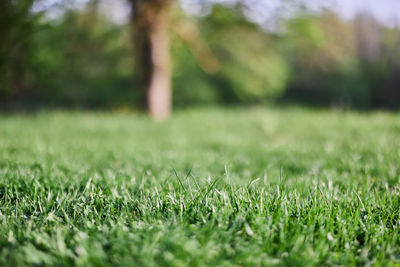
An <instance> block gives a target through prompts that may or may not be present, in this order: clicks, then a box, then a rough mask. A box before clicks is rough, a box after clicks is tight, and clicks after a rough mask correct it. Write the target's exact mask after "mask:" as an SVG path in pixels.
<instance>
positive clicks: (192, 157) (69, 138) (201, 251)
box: [0, 108, 400, 266]
mask: <svg viewBox="0 0 400 267" xmlns="http://www.w3.org/2000/svg"><path fill="white" fill-rule="evenodd" d="M399 166H400V118H399V114H396V113H392V114H391V113H384V112H373V113H357V112H343V111H342V112H340V111H316V110H308V109H301V108H283V109H275V108H252V109H228V110H222V109H193V110H188V111H178V112H176V113H175V114H174V116H173V117H172V118H171V119H170V120H169V121H167V122H164V123H154V122H152V121H151V120H149V119H148V118H147V117H146V116H144V115H141V114H112V113H78V112H39V113H37V114H35V115H23V114H20V115H1V116H0V265H1V266H6V265H9V266H16V265H57V266H70V265H81V266H88V265H93V266H106V265H131V266H132V265H137V266H154V265H161V266H215V265H223V266H231V265H238V266H257V265H259V266H261V265H262V266H269V265H274V266H275V265H284V266H313V265H314V266H317V265H337V264H340V265H369V264H372V265H374V264H375V265H389V266H390V265H393V266H394V265H397V266H398V264H399V263H400V232H399V230H400V225H399V223H400V219H399V213H400V186H399V177H400V169H399Z"/></svg>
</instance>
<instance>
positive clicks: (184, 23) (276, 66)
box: [0, 0, 400, 109]
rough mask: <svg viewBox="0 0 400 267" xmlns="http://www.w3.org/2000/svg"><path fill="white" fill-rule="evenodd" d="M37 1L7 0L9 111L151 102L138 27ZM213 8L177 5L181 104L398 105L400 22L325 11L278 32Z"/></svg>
mask: <svg viewBox="0 0 400 267" xmlns="http://www.w3.org/2000/svg"><path fill="white" fill-rule="evenodd" d="M130 1H131V2H132V3H133V2H134V0H130ZM35 2H36V1H34V0H22V1H16V0H2V1H0V105H1V107H2V108H3V109H9V108H37V107H73V108H75V107H79V108H121V107H136V108H141V107H143V98H144V94H145V91H144V90H142V89H141V79H140V75H141V72H143V70H141V67H140V66H138V65H136V66H135V64H133V63H134V59H135V58H134V53H133V50H134V44H135V43H138V42H139V40H138V39H137V38H138V37H137V35H135V36H136V39H135V38H133V37H132V25H130V23H126V24H118V23H115V22H113V21H112V20H110V19H108V18H107V17H106V16H105V15H104V14H103V13H102V12H100V10H99V1H98V0H97V1H96V0H92V1H87V3H86V5H85V6H84V7H83V8H73V7H70V8H69V7H65V8H64V10H63V12H62V14H60V15H59V16H57V17H56V18H50V16H48V14H47V11H46V10H41V11H35V10H34V8H33V7H34V5H35ZM208 5H209V11H208V12H207V13H205V14H202V15H188V14H186V13H185V12H184V10H183V9H182V8H180V6H179V5H178V4H176V3H175V4H174V5H173V7H172V10H171V14H172V15H171V22H170V27H169V28H168V31H169V37H170V42H171V48H170V51H171V58H172V88H173V90H172V94H173V104H174V106H189V105H219V104H224V105H227V104H228V105H232V104H260V103H261V104H262V103H266V102H270V101H279V102H285V101H286V102H300V103H306V104H311V105H319V106H339V107H352V108H362V109H367V108H390V109H396V108H399V107H400V29H399V28H398V27H397V28H396V27H388V26H385V25H382V24H381V23H379V22H378V21H377V20H376V19H375V18H374V17H373V16H371V15H369V14H367V13H360V14H359V15H358V16H357V17H356V18H355V19H354V20H353V21H346V20H343V19H342V18H340V17H339V16H338V15H337V14H336V13H334V12H333V11H330V10H324V11H322V12H319V13H313V12H306V11H302V12H299V13H298V14H297V15H293V16H290V17H289V18H281V19H280V20H279V23H277V27H276V28H275V29H273V30H272V29H269V28H266V27H263V25H260V24H257V23H255V22H253V21H251V20H250V19H249V18H248V16H246V6H245V5H243V4H237V5H229V6H228V5H221V4H215V3H208Z"/></svg>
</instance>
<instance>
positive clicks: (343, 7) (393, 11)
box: [179, 0, 400, 26]
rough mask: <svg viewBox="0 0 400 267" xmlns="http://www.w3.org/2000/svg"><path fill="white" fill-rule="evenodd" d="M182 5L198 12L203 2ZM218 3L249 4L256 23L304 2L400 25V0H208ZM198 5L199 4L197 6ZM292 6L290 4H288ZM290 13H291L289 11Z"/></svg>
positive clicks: (195, 0) (345, 14)
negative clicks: (199, 4)
mask: <svg viewBox="0 0 400 267" xmlns="http://www.w3.org/2000/svg"><path fill="white" fill-rule="evenodd" d="M179 1H180V2H181V4H182V5H183V6H184V7H185V8H186V9H187V10H189V11H193V12H196V10H197V9H198V3H199V2H201V1H202V0H179ZM208 1H213V2H217V3H225V4H231V3H234V2H238V1H243V2H246V3H248V5H250V6H253V7H254V8H253V9H254V11H253V14H252V16H253V17H254V18H255V20H256V21H259V22H261V21H262V20H263V18H262V17H265V16H268V15H267V14H270V13H271V12H274V10H276V9H277V8H279V6H280V3H282V2H286V3H292V2H296V1H302V2H304V3H306V4H307V5H308V6H310V7H311V9H313V10H318V9H320V8H321V7H330V8H333V9H334V10H336V11H337V12H338V13H339V14H340V15H341V16H343V17H344V18H347V19H351V18H353V17H354V16H355V15H356V14H357V13H359V12H361V11H367V12H369V13H372V14H373V15H374V16H375V17H376V18H377V19H378V20H379V21H381V22H383V23H385V24H387V25H391V26H393V25H394V24H396V20H397V25H399V24H400V23H399V22H400V0H284V1H282V0H208ZM196 3H197V4H196ZM286 6H290V4H286ZM289 12H290V11H289Z"/></svg>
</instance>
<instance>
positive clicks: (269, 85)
mask: <svg viewBox="0 0 400 267" xmlns="http://www.w3.org/2000/svg"><path fill="white" fill-rule="evenodd" d="M201 29H203V32H204V39H205V40H207V43H208V45H209V46H210V47H211V49H212V50H213V51H214V53H215V55H216V56H217V58H218V59H219V61H220V62H221V70H220V72H219V73H218V74H217V79H219V80H221V81H223V82H224V89H221V90H230V92H227V93H225V94H224V95H230V97H231V98H233V100H234V101H237V102H243V103H252V102H253V103H254V102H262V101H265V100H268V99H269V100H271V99H274V98H276V97H277V96H279V95H280V94H281V93H282V92H283V90H284V88H285V85H286V82H287V79H288V75H289V67H288V65H287V63H286V62H285V61H284V59H283V58H282V56H281V55H280V54H279V53H278V51H277V50H276V48H275V47H274V46H275V45H276V44H275V43H274V40H273V37H272V36H269V35H268V34H266V33H265V32H263V30H262V29H260V28H259V26H257V25H255V24H253V23H250V22H249V21H248V20H246V19H245V17H244V16H243V14H242V13H241V12H240V10H236V9H229V8H226V7H223V6H220V5H214V6H213V9H212V11H211V12H210V14H209V15H208V16H207V17H205V18H204V21H203V24H202V26H201Z"/></svg>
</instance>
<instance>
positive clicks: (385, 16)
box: [334, 0, 400, 24]
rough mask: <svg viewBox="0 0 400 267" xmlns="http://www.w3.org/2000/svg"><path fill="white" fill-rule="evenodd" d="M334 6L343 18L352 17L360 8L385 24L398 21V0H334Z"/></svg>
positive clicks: (399, 18)
mask: <svg viewBox="0 0 400 267" xmlns="http://www.w3.org/2000/svg"><path fill="white" fill-rule="evenodd" d="M336 2H337V3H335V4H334V6H335V7H336V8H337V10H338V11H339V12H340V14H342V15H343V16H344V17H345V18H352V17H353V16H354V14H356V13H357V12H358V11H360V10H367V11H369V12H371V13H372V14H373V15H374V16H375V17H376V18H377V19H379V20H380V21H382V22H384V23H385V24H394V23H396V22H395V20H396V19H397V21H398V23H399V22H400V0H336Z"/></svg>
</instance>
